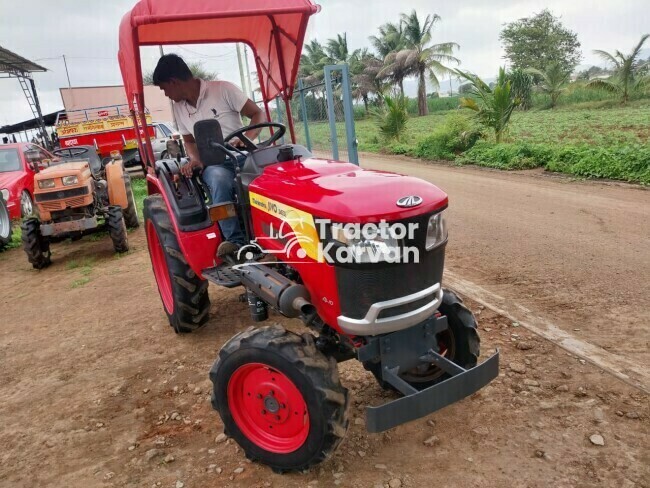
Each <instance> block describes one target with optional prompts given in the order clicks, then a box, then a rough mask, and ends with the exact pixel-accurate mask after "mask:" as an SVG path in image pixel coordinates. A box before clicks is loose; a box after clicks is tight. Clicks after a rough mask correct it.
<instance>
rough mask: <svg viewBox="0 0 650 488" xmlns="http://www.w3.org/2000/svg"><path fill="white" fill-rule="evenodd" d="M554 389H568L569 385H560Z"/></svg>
mask: <svg viewBox="0 0 650 488" xmlns="http://www.w3.org/2000/svg"><path fill="white" fill-rule="evenodd" d="M555 390H556V391H569V387H568V386H567V385H560V386H558V387H557V388H556V389H555Z"/></svg>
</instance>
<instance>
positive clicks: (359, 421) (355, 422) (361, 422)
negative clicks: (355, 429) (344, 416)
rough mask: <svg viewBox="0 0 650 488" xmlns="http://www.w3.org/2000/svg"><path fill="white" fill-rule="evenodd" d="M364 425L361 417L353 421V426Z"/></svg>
mask: <svg viewBox="0 0 650 488" xmlns="http://www.w3.org/2000/svg"><path fill="white" fill-rule="evenodd" d="M364 424H365V422H364V421H363V419H362V418H361V417H357V418H356V419H354V425H364Z"/></svg>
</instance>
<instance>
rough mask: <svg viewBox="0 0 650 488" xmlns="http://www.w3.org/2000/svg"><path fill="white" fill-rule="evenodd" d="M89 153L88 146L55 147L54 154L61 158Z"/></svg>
mask: <svg viewBox="0 0 650 488" xmlns="http://www.w3.org/2000/svg"><path fill="white" fill-rule="evenodd" d="M87 153H88V148H87V147H69V148H64V149H55V150H54V151H52V154H54V155H55V156H59V157H61V158H76V157H78V156H82V155H84V154H87Z"/></svg>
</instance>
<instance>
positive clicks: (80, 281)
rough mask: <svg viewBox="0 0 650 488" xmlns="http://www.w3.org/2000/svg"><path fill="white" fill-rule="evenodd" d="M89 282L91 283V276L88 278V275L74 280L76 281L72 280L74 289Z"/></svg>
mask: <svg viewBox="0 0 650 488" xmlns="http://www.w3.org/2000/svg"><path fill="white" fill-rule="evenodd" d="M88 283H90V278H88V277H87V276H86V277H84V278H81V279H78V280H74V281H73V282H72V288H73V289H74V288H81V287H82V286H84V285H87V284H88Z"/></svg>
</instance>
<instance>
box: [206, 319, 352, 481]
mask: <svg viewBox="0 0 650 488" xmlns="http://www.w3.org/2000/svg"><path fill="white" fill-rule="evenodd" d="M210 379H211V380H212V383H213V385H214V387H213V392H212V406H213V407H214V409H215V410H217V411H218V412H219V414H220V416H221V419H222V421H223V424H224V431H225V433H226V435H228V436H230V437H232V438H233V439H234V440H235V441H236V442H237V443H238V444H239V445H240V446H241V447H242V449H243V450H244V453H245V454H246V457H247V458H248V459H250V460H252V461H259V462H260V463H263V464H266V465H268V466H270V467H271V468H272V469H273V471H275V472H281V473H282V472H287V471H301V470H304V469H307V468H309V467H310V466H313V465H315V464H318V463H320V462H322V461H323V460H325V459H326V458H327V457H328V456H329V455H330V454H332V453H333V452H334V451H335V450H336V448H337V447H338V445H339V444H340V442H341V441H342V440H343V437H344V436H345V433H346V431H347V428H348V391H347V389H345V388H344V387H343V386H341V383H340V382H339V377H338V371H337V368H336V362H335V361H334V359H333V358H330V359H328V358H327V357H325V356H324V355H323V354H322V353H321V352H320V351H318V349H317V348H316V345H315V344H314V337H313V336H312V335H311V334H303V335H302V336H300V335H298V334H295V333H293V332H288V331H286V330H285V329H284V328H282V327H281V326H279V325H274V326H270V327H262V328H259V329H255V328H252V327H251V328H249V329H248V330H246V331H244V332H240V333H239V334H237V335H235V336H234V337H233V338H232V339H230V340H229V341H228V342H227V343H226V344H225V345H224V346H223V347H222V348H221V351H220V352H219V358H218V359H217V361H216V362H215V363H214V366H212V369H211V370H210Z"/></svg>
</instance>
